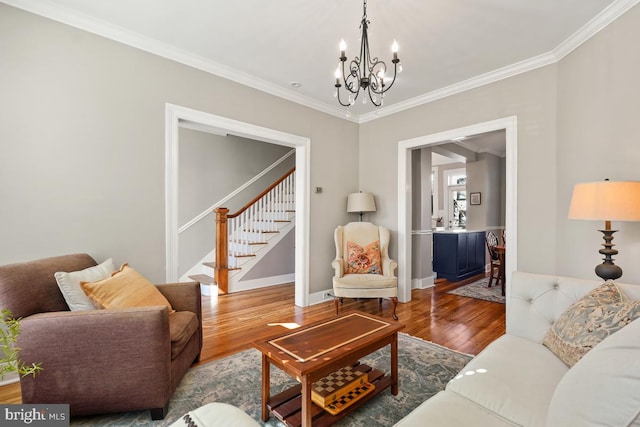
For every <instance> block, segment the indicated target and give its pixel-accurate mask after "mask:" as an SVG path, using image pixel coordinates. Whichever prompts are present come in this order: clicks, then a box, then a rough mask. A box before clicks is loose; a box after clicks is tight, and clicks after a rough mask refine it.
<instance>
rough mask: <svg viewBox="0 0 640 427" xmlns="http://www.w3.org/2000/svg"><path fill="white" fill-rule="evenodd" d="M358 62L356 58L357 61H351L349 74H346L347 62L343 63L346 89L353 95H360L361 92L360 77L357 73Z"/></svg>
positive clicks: (343, 77) (343, 78)
mask: <svg viewBox="0 0 640 427" xmlns="http://www.w3.org/2000/svg"><path fill="white" fill-rule="evenodd" d="M357 60H358V58H357V57H356V59H354V60H352V61H351V65H350V66H349V74H346V73H345V62H344V61H343V62H342V80H343V81H344V86H345V89H347V90H348V91H349V92H351V93H358V92H359V91H360V76H359V75H358V72H357V70H358V62H357ZM354 83H355V84H354ZM354 86H355V88H354Z"/></svg>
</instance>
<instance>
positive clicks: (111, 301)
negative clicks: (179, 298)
mask: <svg viewBox="0 0 640 427" xmlns="http://www.w3.org/2000/svg"><path fill="white" fill-rule="evenodd" d="M80 286H82V290H83V291H84V293H86V294H87V295H88V296H89V298H91V299H92V300H93V301H94V302H95V303H96V304H97V305H98V306H100V307H102V308H130V307H149V306H155V305H165V306H167V307H168V308H169V313H173V312H175V310H174V309H173V307H171V303H170V302H169V301H168V300H167V299H166V298H165V297H164V295H162V294H161V293H160V291H159V290H158V288H156V287H155V285H154V284H153V283H151V282H150V281H148V280H147V279H146V278H145V277H144V276H142V275H141V274H140V273H138V272H137V271H136V270H134V269H133V268H131V267H129V265H128V264H122V267H120V270H118V271H115V272H113V273H112V274H111V276H110V277H107V278H106V279H102V280H98V281H97V282H81V283H80Z"/></svg>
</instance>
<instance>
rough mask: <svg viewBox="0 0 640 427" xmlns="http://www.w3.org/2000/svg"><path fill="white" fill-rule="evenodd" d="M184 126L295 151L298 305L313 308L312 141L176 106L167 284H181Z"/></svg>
mask: <svg viewBox="0 0 640 427" xmlns="http://www.w3.org/2000/svg"><path fill="white" fill-rule="evenodd" d="M181 122H190V123H193V124H197V125H199V126H203V127H207V128H209V129H212V130H215V131H216V132H219V133H222V134H230V135H236V136H241V137H244V138H249V139H253V140H256V141H263V142H268V143H272V144H278V145H284V146H287V147H292V148H295V150H296V151H295V156H296V178H295V179H296V184H295V187H296V195H295V203H296V217H295V247H296V251H295V305H297V306H299V307H306V306H307V305H309V285H308V283H309V267H308V266H309V194H308V187H309V179H310V178H309V176H310V172H309V164H310V158H309V155H310V154H309V148H310V144H311V141H310V139H309V138H304V137H301V136H297V135H292V134H288V133H284V132H280V131H277V130H274V129H269V128H264V127H260V126H256V125H252V124H250V123H244V122H240V121H237V120H232V119H228V118H225V117H221V116H216V115H213V114H209V113H205V112H202V111H197V110H192V109H190V108H186V107H181V106H178V105H173V104H168V103H167V104H166V107H165V131H166V132H165V196H166V197H165V230H166V280H167V283H174V282H177V280H178V253H179V252H178V244H179V243H178V242H179V238H178V227H179V226H178V152H179V150H178V146H179V142H180V137H179V128H180V123H181Z"/></svg>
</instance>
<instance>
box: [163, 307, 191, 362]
mask: <svg viewBox="0 0 640 427" xmlns="http://www.w3.org/2000/svg"><path fill="white" fill-rule="evenodd" d="M197 330H198V317H197V316H196V315H195V313H192V312H191V311H176V312H175V313H173V314H172V315H171V316H169V336H170V337H171V360H173V359H175V358H176V356H178V355H179V354H180V353H181V352H182V349H183V348H184V346H185V345H187V343H188V342H189V339H191V336H192V335H193V333H194V332H195V331H197Z"/></svg>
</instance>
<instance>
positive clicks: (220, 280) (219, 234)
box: [213, 167, 296, 295]
mask: <svg viewBox="0 0 640 427" xmlns="http://www.w3.org/2000/svg"><path fill="white" fill-rule="evenodd" d="M295 170H296V168H295V167H293V168H291V170H289V171H288V172H287V173H285V174H284V175H283V176H282V177H280V178H279V179H278V180H277V181H275V182H274V183H273V184H271V185H270V186H269V187H268V188H267V189H266V190H264V191H263V192H262V193H260V194H259V195H257V196H256V197H254V198H253V200H251V201H250V202H249V203H247V204H246V205H244V206H243V207H242V209H240V210H239V211H238V212H235V213H233V214H229V213H228V212H229V209H227V208H222V207H220V208H215V209H214V210H213V211H214V212H215V214H216V263H215V267H214V280H215V282H216V284H217V285H218V294H219V295H224V294H226V293H227V292H229V264H228V259H229V241H228V240H227V238H228V223H227V220H228V219H229V218H235V217H237V216H239V215H241V214H242V213H243V212H244V211H246V210H247V209H249V208H250V207H251V206H252V205H253V204H254V203H256V202H257V201H258V200H260V199H261V198H262V197H264V196H265V195H266V194H268V193H269V192H270V191H271V190H273V189H274V188H276V187H277V186H278V184H280V183H281V182H282V181H284V180H285V179H286V178H288V177H289V176H290V175H291V174H292V173H293V172H295Z"/></svg>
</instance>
